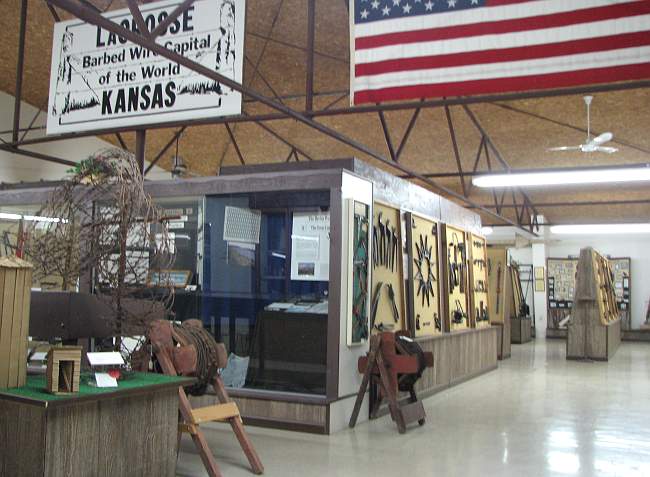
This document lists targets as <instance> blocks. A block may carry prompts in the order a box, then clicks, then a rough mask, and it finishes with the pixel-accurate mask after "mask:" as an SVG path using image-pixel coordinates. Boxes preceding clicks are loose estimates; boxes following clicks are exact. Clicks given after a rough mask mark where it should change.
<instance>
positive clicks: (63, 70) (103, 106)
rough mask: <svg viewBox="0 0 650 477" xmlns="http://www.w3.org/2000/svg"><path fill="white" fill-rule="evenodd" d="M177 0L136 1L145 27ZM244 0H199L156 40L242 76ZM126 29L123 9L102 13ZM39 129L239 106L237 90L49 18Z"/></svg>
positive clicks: (82, 26)
mask: <svg viewBox="0 0 650 477" xmlns="http://www.w3.org/2000/svg"><path fill="white" fill-rule="evenodd" d="M180 3H182V2H181V0H169V1H162V2H155V3H148V4H144V5H141V6H140V10H141V12H142V16H143V18H144V20H145V23H146V24H147V27H148V29H149V30H150V31H152V30H153V29H154V28H155V27H156V26H157V25H158V24H160V23H161V22H162V21H163V20H164V19H165V18H166V17H167V16H169V14H170V13H171V12H172V11H173V10H174V9H175V8H176V7H177V6H178V5H179V4H180ZM244 14H245V0H200V1H196V2H194V3H193V4H192V5H191V6H190V7H189V8H188V9H187V10H186V11H185V12H184V13H183V14H182V15H180V16H179V17H178V18H177V19H176V20H174V21H173V22H172V23H171V25H170V26H169V27H168V28H167V29H166V30H165V31H164V32H163V34H162V35H160V36H159V37H157V38H156V43H158V44H159V45H161V46H164V47H165V48H168V49H169V50H171V51H174V52H176V53H178V54H180V55H183V56H185V57H187V58H189V59H191V60H193V61H196V62H198V63H200V64H201V65H203V66H205V67H207V68H210V69H212V70H214V71H216V72H217V73H219V74H221V75H223V76H226V77H227V78H229V79H232V80H234V81H237V82H238V83H241V82H242V74H243V58H244ZM104 16H105V17H106V18H108V19H110V20H111V21H113V22H115V23H117V24H119V25H120V26H122V27H124V28H127V29H129V30H132V31H137V26H136V24H135V21H134V20H133V17H132V15H131V12H130V11H129V10H128V9H122V10H115V11H111V12H109V13H106V14H105V15H104ZM49 98H50V99H49V105H48V115H47V134H60V133H66V132H76V131H90V130H95V129H102V128H109V127H122V126H137V125H143V124H151V123H161V122H168V121H178V120H188V119H196V118H205V117H215V116H226V115H232V114H240V113H241V102H242V99H241V93H239V92H237V91H234V90H232V89H230V88H228V87H226V86H224V85H223V84H221V83H219V82H217V81H214V80H211V79H208V78H206V77H205V76H202V75H200V74H198V73H195V72H194V71H192V70H189V69H187V68H185V67H183V66H181V65H179V64H177V63H173V62H171V61H169V60H167V59H165V58H163V57H161V56H159V55H156V54H155V53H152V52H151V51H150V50H148V49H146V48H144V47H141V46H138V45H135V44H134V43H131V42H129V41H127V40H126V39H125V38H121V37H119V36H117V35H115V34H114V33H111V32H109V31H106V30H104V29H102V28H100V27H97V26H95V25H91V24H89V23H85V22H83V21H81V20H78V19H75V20H69V21H65V22H59V23H56V24H55V25H54V34H53V44H52V69H51V72H50V96H49Z"/></svg>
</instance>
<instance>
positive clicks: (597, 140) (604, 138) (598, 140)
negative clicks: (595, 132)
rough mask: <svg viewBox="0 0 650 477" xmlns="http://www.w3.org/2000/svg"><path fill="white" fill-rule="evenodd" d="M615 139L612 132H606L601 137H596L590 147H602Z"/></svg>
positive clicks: (590, 142)
mask: <svg viewBox="0 0 650 477" xmlns="http://www.w3.org/2000/svg"><path fill="white" fill-rule="evenodd" d="M613 138H614V135H613V134H612V133H611V132H604V133H602V134H601V135H600V136H596V137H595V138H593V139H592V140H591V141H589V143H588V145H590V146H592V145H593V146H600V145H601V144H605V143H606V142H609V141H611V140H612V139H613Z"/></svg>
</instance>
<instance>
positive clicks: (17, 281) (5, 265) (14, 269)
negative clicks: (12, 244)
mask: <svg viewBox="0 0 650 477" xmlns="http://www.w3.org/2000/svg"><path fill="white" fill-rule="evenodd" d="M31 287H32V265H31V264H29V263H27V262H26V261H24V260H21V259H20V258H17V257H2V258H0V388H16V387H21V386H24V385H25V380H26V378H27V336H28V333H29V303H30V301H29V295H30V291H31Z"/></svg>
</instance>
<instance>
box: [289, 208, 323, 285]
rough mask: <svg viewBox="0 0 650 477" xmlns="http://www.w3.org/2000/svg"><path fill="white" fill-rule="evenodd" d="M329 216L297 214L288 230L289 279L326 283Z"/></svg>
mask: <svg viewBox="0 0 650 477" xmlns="http://www.w3.org/2000/svg"><path fill="white" fill-rule="evenodd" d="M329 268H330V213H329V212H296V213H294V214H293V226H292V229H291V279H292V280H307V281H328V280H329V276H330V274H329Z"/></svg>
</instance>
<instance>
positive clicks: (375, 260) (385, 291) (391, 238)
mask: <svg viewBox="0 0 650 477" xmlns="http://www.w3.org/2000/svg"><path fill="white" fill-rule="evenodd" d="M400 215H401V214H400V210H399V209H398V208H395V207H391V206H388V205H385V204H382V203H379V202H375V203H374V205H373V222H372V224H373V226H372V229H373V233H372V237H373V243H372V246H371V249H372V273H371V281H372V286H371V287H370V303H371V305H370V328H371V329H370V332H371V333H375V334H376V333H380V332H382V331H400V330H403V329H405V328H406V325H407V324H406V320H405V316H404V310H405V306H404V274H403V270H404V267H403V266H402V259H403V253H402V250H403V245H402V227H401V220H400Z"/></svg>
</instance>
